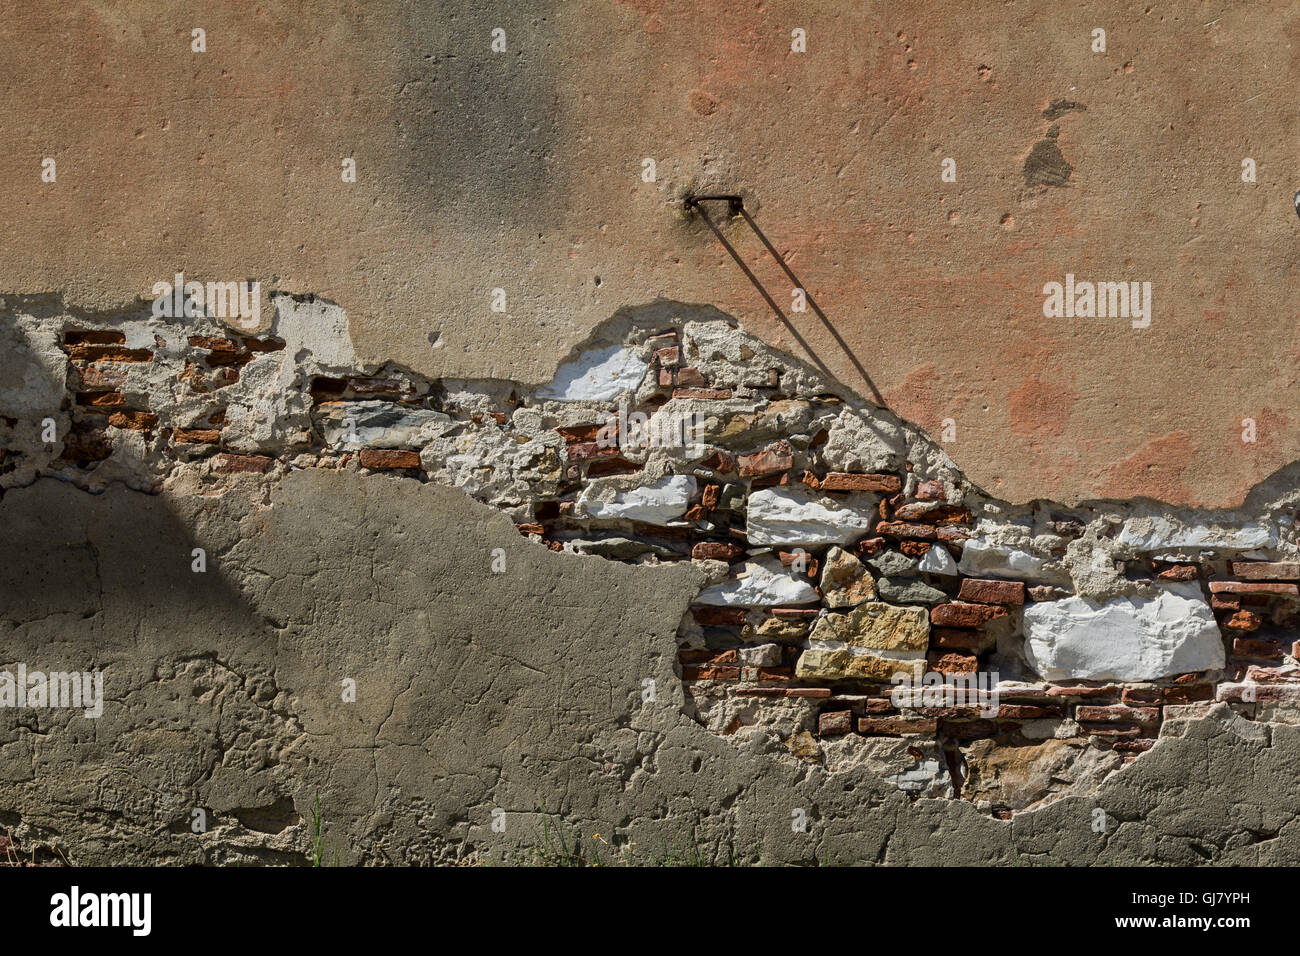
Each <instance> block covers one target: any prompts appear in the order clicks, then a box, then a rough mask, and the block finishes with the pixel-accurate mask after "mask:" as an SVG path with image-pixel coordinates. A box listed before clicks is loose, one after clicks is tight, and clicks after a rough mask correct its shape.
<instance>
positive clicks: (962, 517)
mask: <svg viewBox="0 0 1300 956" xmlns="http://www.w3.org/2000/svg"><path fill="white" fill-rule="evenodd" d="M894 517H895V518H896V519H898V520H899V521H921V522H923V523H925V524H935V525H938V524H970V522H971V513H970V512H969V511H967V510H966V509H965V508H961V507H958V506H957V505H944V504H934V503H932V502H924V501H913V502H909V503H908V504H905V505H901V506H899V507H898V508H897V509H895V511H894Z"/></svg>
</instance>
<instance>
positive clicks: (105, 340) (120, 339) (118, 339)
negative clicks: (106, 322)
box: [63, 329, 126, 345]
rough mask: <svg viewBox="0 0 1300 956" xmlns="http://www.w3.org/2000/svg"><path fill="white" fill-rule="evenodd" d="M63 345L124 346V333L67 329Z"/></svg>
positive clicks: (107, 330)
mask: <svg viewBox="0 0 1300 956" xmlns="http://www.w3.org/2000/svg"><path fill="white" fill-rule="evenodd" d="M63 344H64V345H125V344H126V333H125V332H123V331H121V330H119V329H69V330H68V331H67V332H64V333H63Z"/></svg>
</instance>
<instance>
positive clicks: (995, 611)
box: [930, 602, 1007, 627]
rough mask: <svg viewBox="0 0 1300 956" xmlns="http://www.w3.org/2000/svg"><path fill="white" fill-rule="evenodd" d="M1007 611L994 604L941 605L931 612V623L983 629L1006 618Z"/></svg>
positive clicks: (939, 625)
mask: <svg viewBox="0 0 1300 956" xmlns="http://www.w3.org/2000/svg"><path fill="white" fill-rule="evenodd" d="M1006 616H1007V609H1006V608H1004V607H998V606H996V605H993V604H960V603H956V602H953V603H951V604H940V605H939V606H937V607H934V608H931V610H930V623H931V624H934V625H936V626H938V627H981V626H982V625H984V624H987V623H988V622H989V621H991V620H993V619H994V618H999V617H1006Z"/></svg>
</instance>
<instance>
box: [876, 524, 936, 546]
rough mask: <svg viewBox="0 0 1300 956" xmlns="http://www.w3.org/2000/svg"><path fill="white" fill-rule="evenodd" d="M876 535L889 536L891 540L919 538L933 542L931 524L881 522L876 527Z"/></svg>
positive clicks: (933, 532) (933, 529)
mask: <svg viewBox="0 0 1300 956" xmlns="http://www.w3.org/2000/svg"><path fill="white" fill-rule="evenodd" d="M876 534H884V535H889V536H890V537H891V538H920V539H921V540H923V541H933V540H934V538H935V528H934V525H932V524H917V523H916V522H914V521H882V522H880V523H879V524H878V525H876Z"/></svg>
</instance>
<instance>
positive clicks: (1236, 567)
mask: <svg viewBox="0 0 1300 956" xmlns="http://www.w3.org/2000/svg"><path fill="white" fill-rule="evenodd" d="M1232 574H1233V576H1234V577H1238V578H1241V579H1242V580H1243V581H1297V580H1300V563H1297V562H1295V561H1234V562H1232Z"/></svg>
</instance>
